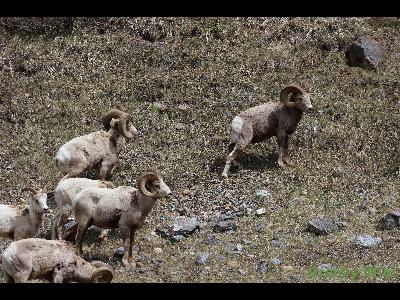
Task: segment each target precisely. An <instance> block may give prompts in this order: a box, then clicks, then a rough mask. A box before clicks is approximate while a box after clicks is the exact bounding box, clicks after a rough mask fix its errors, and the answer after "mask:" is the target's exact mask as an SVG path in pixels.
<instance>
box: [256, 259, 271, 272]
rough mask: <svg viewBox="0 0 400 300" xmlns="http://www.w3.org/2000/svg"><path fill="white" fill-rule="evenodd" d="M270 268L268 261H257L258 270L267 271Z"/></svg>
mask: <svg viewBox="0 0 400 300" xmlns="http://www.w3.org/2000/svg"><path fill="white" fill-rule="evenodd" d="M268 270H269V266H268V263H267V262H266V261H265V260H262V261H259V262H257V263H256V271H259V272H261V273H266V272H268Z"/></svg>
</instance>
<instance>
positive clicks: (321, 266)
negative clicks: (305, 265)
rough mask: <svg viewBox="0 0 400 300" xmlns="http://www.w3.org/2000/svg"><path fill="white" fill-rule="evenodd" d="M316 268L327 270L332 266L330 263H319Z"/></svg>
mask: <svg viewBox="0 0 400 300" xmlns="http://www.w3.org/2000/svg"><path fill="white" fill-rule="evenodd" d="M317 269H318V270H320V271H328V270H332V269H333V267H332V266H331V265H330V264H321V265H319V266H318V267H317Z"/></svg>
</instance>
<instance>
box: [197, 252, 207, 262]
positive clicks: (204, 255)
mask: <svg viewBox="0 0 400 300" xmlns="http://www.w3.org/2000/svg"><path fill="white" fill-rule="evenodd" d="M208 256H209V254H208V252H202V253H200V254H199V255H198V256H197V257H196V263H197V264H198V265H204V264H205V263H206V261H207V259H208Z"/></svg>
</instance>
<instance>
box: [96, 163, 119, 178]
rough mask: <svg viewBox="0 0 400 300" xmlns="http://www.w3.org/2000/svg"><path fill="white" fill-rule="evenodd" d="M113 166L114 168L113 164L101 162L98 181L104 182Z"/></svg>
mask: <svg viewBox="0 0 400 300" xmlns="http://www.w3.org/2000/svg"><path fill="white" fill-rule="evenodd" d="M114 166H115V163H114V162H110V161H105V160H103V162H102V163H101V167H100V171H99V179H100V180H106V177H107V174H108V173H109V171H110V170H111V169H112V168H113V167H114Z"/></svg>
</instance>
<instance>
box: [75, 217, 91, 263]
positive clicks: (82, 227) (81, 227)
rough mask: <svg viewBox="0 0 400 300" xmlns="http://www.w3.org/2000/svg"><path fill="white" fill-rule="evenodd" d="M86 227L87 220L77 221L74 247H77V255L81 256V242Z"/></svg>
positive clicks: (87, 225)
mask: <svg viewBox="0 0 400 300" xmlns="http://www.w3.org/2000/svg"><path fill="white" fill-rule="evenodd" d="M88 228H89V222H86V223H82V222H78V228H77V231H76V238H75V243H76V249H77V252H78V255H79V256H81V255H82V253H83V251H82V242H83V238H84V237H85V234H86V231H87V229H88Z"/></svg>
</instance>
